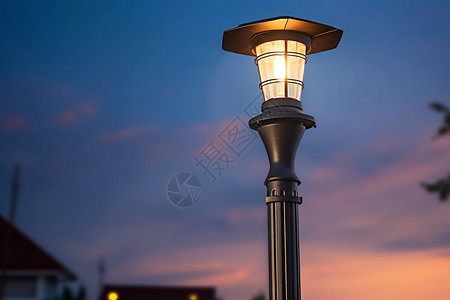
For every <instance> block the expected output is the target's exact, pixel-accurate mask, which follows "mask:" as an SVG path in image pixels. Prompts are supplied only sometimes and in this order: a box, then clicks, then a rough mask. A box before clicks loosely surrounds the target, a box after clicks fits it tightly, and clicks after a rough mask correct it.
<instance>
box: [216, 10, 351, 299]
mask: <svg viewBox="0 0 450 300" xmlns="http://www.w3.org/2000/svg"><path fill="white" fill-rule="evenodd" d="M342 33H343V32H342V30H340V29H337V28H334V27H331V26H328V25H324V24H320V23H316V22H312V21H308V20H303V19H298V18H293V17H277V18H272V19H265V20H261V21H256V22H251V23H246V24H242V25H239V26H238V27H236V28H233V29H230V30H227V31H225V32H224V34H223V44H222V49H223V50H226V51H230V52H234V53H239V54H244V55H250V56H256V60H255V62H256V64H257V65H258V71H259V77H260V80H261V83H260V88H261V90H262V92H263V95H264V102H263V103H262V106H261V111H262V114H260V115H259V116H256V117H254V118H252V119H251V120H250V121H249V126H250V128H252V129H254V130H257V131H258V133H259V135H260V136H261V139H262V141H263V143H264V146H265V148H266V151H267V154H268V157H269V162H270V170H269V174H268V175H267V178H266V180H265V182H264V184H265V185H266V187H267V197H266V203H267V207H268V222H269V293H270V297H269V299H270V300H294V299H295V300H297V299H300V298H301V295H300V258H299V237H298V206H299V205H300V204H301V203H302V198H301V197H299V196H298V186H299V185H300V179H299V178H298V177H297V175H296V174H295V166H294V165H295V155H296V152H297V148H298V145H299V143H300V140H301V138H302V136H303V133H304V132H305V130H306V129H309V128H311V127H315V126H316V121H315V119H314V117H313V116H309V115H306V114H303V107H302V103H301V101H300V97H301V91H302V89H303V73H304V66H305V62H306V55H308V54H313V53H319V52H322V51H326V50H331V49H334V48H336V47H337V45H338V44H339V41H340V39H341V36H342Z"/></svg>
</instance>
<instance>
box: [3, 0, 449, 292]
mask: <svg viewBox="0 0 450 300" xmlns="http://www.w3.org/2000/svg"><path fill="white" fill-rule="evenodd" d="M282 15H291V16H295V17H299V18H304V19H309V20H314V21H317V22H321V23H325V24H329V25H332V26H335V27H338V28H341V29H343V30H344V35H343V37H342V40H341V43H340V45H339V46H338V48H337V49H335V50H332V51H330V52H325V53H321V54H316V55H312V56H309V57H308V63H307V64H306V72H305V89H304V91H303V93H302V100H303V105H304V111H305V113H307V114H311V115H314V116H315V117H316V119H317V122H318V127H317V128H316V129H311V130H309V131H308V132H306V133H305V136H304V138H303V140H302V143H301V144H300V149H299V152H298V155H297V163H296V167H297V173H298V175H299V177H300V178H301V179H302V185H301V188H300V194H301V195H302V196H303V199H304V203H303V204H302V205H301V208H300V218H301V219H300V224H301V229H300V231H301V237H300V239H301V260H302V263H301V267H302V269H301V272H302V291H303V295H304V297H305V299H316V300H326V299H337V300H340V299H346V300H360V299H365V300H372V299H384V300H391V299H392V300H397V299H412V300H414V299H417V300H419V299H433V300H446V299H449V297H450V285H448V278H449V277H450V203H444V204H442V203H439V202H438V200H437V197H436V196H434V195H429V194H427V193H425V192H424V191H423V189H422V188H421V187H420V186H419V182H421V181H434V180H436V179H438V178H440V177H443V176H446V175H447V174H448V172H449V171H450V151H449V149H450V136H447V137H443V138H441V139H437V140H434V141H432V140H431V137H432V136H433V135H434V133H435V131H436V129H437V127H438V126H439V125H440V122H441V121H442V117H443V116H442V115H439V114H438V113H436V112H434V111H432V110H431V109H429V103H430V102H431V101H439V102H442V103H445V104H447V105H449V104H450V85H449V84H448V82H450V75H449V72H448V70H449V69H450V51H449V49H450V18H449V17H448V16H449V15H450V3H449V2H448V1H444V0H442V1H439V0H429V1H426V2H424V1H406V0H403V1H386V0H383V1H372V2H367V1H324V0H318V1H287V0H280V1H236V0H228V1H222V0H218V1H195V0H194V1H106V0H105V1H72V2H68V1H38V2H34V1H18V0H11V1H2V3H1V4H0V39H1V43H0V44H1V47H0V199H1V202H0V213H1V214H3V215H6V214H7V211H8V199H9V192H10V191H9V185H10V181H11V176H12V166H13V164H14V163H16V162H18V163H20V164H21V166H22V176H21V190H20V194H19V205H18V212H17V216H16V220H17V226H18V227H19V228H21V229H22V230H23V231H24V232H25V233H26V234H28V235H29V236H31V237H32V238H33V239H34V240H36V241H37V242H38V243H39V244H40V245H42V246H43V247H44V248H46V249H47V250H48V251H49V252H51V253H52V254H54V256H55V257H57V258H58V259H59V260H60V261H61V262H63V263H64V264H65V265H66V266H67V267H69V268H70V269H71V270H73V271H74V272H75V273H76V274H78V275H79V277H80V280H81V281H82V282H83V283H84V284H85V285H86V286H87V287H88V293H89V300H93V299H95V295H96V292H97V286H96V284H97V282H96V280H97V273H96V270H97V262H98V259H99V257H101V256H105V260H106V268H107V273H106V281H107V282H109V283H129V284H168V285H213V286H216V287H217V288H218V295H219V296H220V297H222V298H223V299H224V300H249V299H250V298H251V296H252V295H254V294H256V293H258V292H259V291H264V292H266V293H267V285H268V284H267V280H268V279H267V261H266V260H267V259H266V256H267V255H266V251H267V246H266V231H267V229H266V215H265V204H264V196H265V187H264V185H263V181H264V178H265V176H266V174H267V170H268V163H267V159H266V154H265V151H264V147H263V145H262V142H261V141H260V140H259V138H258V139H255V140H254V142H253V143H252V144H250V145H249V147H248V148H247V149H245V150H244V151H242V153H241V154H240V155H239V156H238V155H236V154H235V153H233V152H232V151H230V149H229V148H227V146H226V145H225V144H224V143H223V141H222V140H221V139H220V137H221V133H222V132H223V131H224V130H225V129H226V128H227V126H230V124H234V123H233V122H239V121H243V122H244V123H246V122H247V121H248V115H247V113H248V112H249V107H250V108H251V107H254V106H255V105H256V106H259V103H260V101H261V97H258V96H260V94H261V93H260V90H259V89H258V80H259V79H258V74H257V69H256V66H255V65H254V63H253V59H252V58H250V57H245V56H240V55H237V54H232V53H227V52H224V51H222V50H221V42H222V33H223V31H224V30H226V29H230V28H233V27H236V26H237V25H239V24H241V23H245V22H250V21H255V20H259V19H264V18H269V17H274V16H282ZM211 142H213V143H214V144H215V145H216V146H217V147H219V148H220V149H221V150H222V151H224V152H226V153H228V155H229V157H230V159H232V160H233V162H232V163H230V164H229V167H228V169H227V170H225V171H223V173H222V174H221V175H220V176H217V178H216V181H215V182H211V178H210V177H208V176H205V175H203V171H202V169H200V168H199V167H197V166H196V162H195V161H194V157H199V156H200V155H199V153H200V152H201V151H202V150H203V149H205V147H207V146H208V145H210V143H211ZM180 172H189V173H192V174H194V175H196V176H197V177H198V178H199V179H200V181H201V183H202V186H203V195H202V198H201V200H200V201H199V203H198V204H197V205H196V206H194V207H191V208H188V209H180V208H177V207H175V206H173V205H172V204H171V203H170V202H169V201H168V198H167V194H166V191H167V184H168V182H169V180H170V179H171V178H172V176H174V175H176V174H178V173H180Z"/></svg>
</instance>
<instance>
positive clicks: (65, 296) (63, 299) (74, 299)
mask: <svg viewBox="0 0 450 300" xmlns="http://www.w3.org/2000/svg"><path fill="white" fill-rule="evenodd" d="M85 299H86V289H85V288H84V286H81V287H80V288H79V289H78V293H77V295H76V296H75V295H74V294H73V292H72V290H71V289H70V288H69V287H67V286H64V287H63V289H62V292H61V296H60V297H58V298H56V300H85Z"/></svg>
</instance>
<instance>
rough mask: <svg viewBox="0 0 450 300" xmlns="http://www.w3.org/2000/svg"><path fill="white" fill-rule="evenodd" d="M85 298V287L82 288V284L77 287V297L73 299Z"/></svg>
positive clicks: (82, 299) (80, 299) (81, 299)
mask: <svg viewBox="0 0 450 300" xmlns="http://www.w3.org/2000/svg"><path fill="white" fill-rule="evenodd" d="M85 299H86V289H85V288H84V285H82V286H81V287H80V288H79V289H78V293H77V297H76V299H75V300H85Z"/></svg>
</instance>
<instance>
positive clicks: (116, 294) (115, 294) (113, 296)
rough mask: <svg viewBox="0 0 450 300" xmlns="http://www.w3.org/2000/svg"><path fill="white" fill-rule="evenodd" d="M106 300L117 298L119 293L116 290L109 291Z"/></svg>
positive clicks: (115, 299)
mask: <svg viewBox="0 0 450 300" xmlns="http://www.w3.org/2000/svg"><path fill="white" fill-rule="evenodd" d="M108 300H119V294H118V293H117V292H114V291H113V292H109V293H108Z"/></svg>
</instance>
